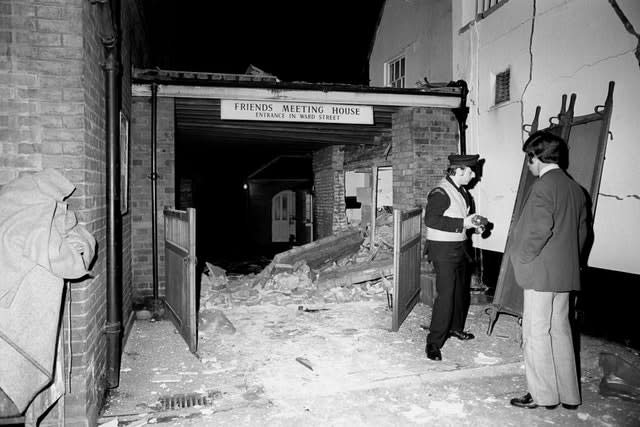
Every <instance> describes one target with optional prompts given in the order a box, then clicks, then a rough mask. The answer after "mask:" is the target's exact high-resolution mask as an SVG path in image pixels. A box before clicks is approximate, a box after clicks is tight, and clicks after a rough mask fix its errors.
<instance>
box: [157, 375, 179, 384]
mask: <svg viewBox="0 0 640 427" xmlns="http://www.w3.org/2000/svg"><path fill="white" fill-rule="evenodd" d="M180 381H182V377H180V375H171V374H156V375H155V376H154V377H153V378H152V379H151V382H152V383H179V382H180Z"/></svg>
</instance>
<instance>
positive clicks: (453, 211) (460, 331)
mask: <svg viewBox="0 0 640 427" xmlns="http://www.w3.org/2000/svg"><path fill="white" fill-rule="evenodd" d="M479 157H480V156H479V155H477V154H473V155H463V154H452V155H450V156H449V167H448V168H447V175H446V176H445V177H444V178H443V179H442V180H441V181H440V183H439V184H438V186H437V187H435V188H434V189H433V190H431V192H430V193H429V195H428V196H427V206H426V212H425V220H424V221H425V224H426V226H427V241H426V245H425V246H426V247H425V251H426V253H427V255H428V257H429V260H430V261H431V262H432V263H433V267H434V269H435V273H436V291H437V297H436V300H435V302H434V304H433V311H432V315H431V325H430V327H429V335H428V336H427V345H426V348H425V351H426V353H427V357H428V358H429V359H431V360H442V354H441V352H440V348H442V346H443V344H444V342H445V341H446V340H447V338H449V337H455V338H457V339H459V340H463V341H466V340H470V339H473V338H474V335H473V334H471V333H469V332H465V331H464V323H465V320H466V318H467V311H468V309H469V302H470V299H471V296H470V294H469V286H470V285H469V280H468V278H469V277H468V276H467V264H468V255H467V252H466V248H467V233H466V232H467V230H468V229H471V228H475V229H476V230H475V231H476V232H482V225H481V224H479V223H478V222H479V220H481V219H483V218H482V217H480V216H479V215H475V214H473V213H472V212H473V200H472V198H471V195H470V194H469V192H468V191H467V189H466V188H465V186H466V185H467V184H469V182H470V181H471V180H473V179H474V178H475V176H476V173H475V171H474V170H473V168H474V167H476V166H477V165H478V164H479Z"/></svg>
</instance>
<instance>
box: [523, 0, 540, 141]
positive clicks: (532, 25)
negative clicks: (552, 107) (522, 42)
mask: <svg viewBox="0 0 640 427" xmlns="http://www.w3.org/2000/svg"><path fill="white" fill-rule="evenodd" d="M536 7H537V2H536V0H533V12H532V15H531V34H530V35H529V80H528V81H527V84H525V85H524V89H522V94H521V95H520V125H521V126H520V129H523V128H524V125H525V123H524V95H525V93H526V92H527V89H528V88H529V85H530V84H531V81H532V80H533V35H534V33H535V28H536ZM520 138H521V139H522V143H523V144H524V133H523V132H522V131H520Z"/></svg>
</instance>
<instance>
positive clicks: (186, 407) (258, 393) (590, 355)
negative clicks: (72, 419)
mask: <svg viewBox="0 0 640 427" xmlns="http://www.w3.org/2000/svg"><path fill="white" fill-rule="evenodd" d="M485 308H486V306H483V305H474V306H472V307H471V308H470V312H469V316H468V320H467V330H469V331H470V332H472V333H474V334H475V335H476V339H474V340H471V341H466V342H462V341H458V340H455V339H450V340H448V341H447V342H446V344H445V346H444V347H443V349H442V352H443V361H441V362H434V361H430V360H428V359H427V358H426V357H425V355H424V345H425V336H426V332H425V330H424V326H425V325H428V324H429V322H430V314H431V308H430V307H429V306H427V305H423V304H418V306H416V309H415V310H414V311H413V312H412V313H411V314H410V315H409V317H408V318H407V320H406V321H405V323H404V324H403V325H402V327H401V328H400V330H399V331H398V332H391V331H390V328H391V312H390V310H389V308H388V306H387V301H386V299H385V298H384V297H382V296H379V297H377V298H373V299H371V300H368V301H358V302H349V303H341V304H337V303H325V304H321V305H299V304H288V305H282V306H278V305H274V304H261V305H253V306H247V305H234V306H232V307H229V308H226V309H225V310H224V315H225V318H226V319H227V320H228V321H229V322H230V323H231V324H232V325H233V329H234V330H235V332H232V331H231V330H230V329H224V328H221V329H220V328H213V329H211V330H210V331H208V332H207V333H206V334H202V335H201V337H200V341H199V350H198V354H197V355H193V354H191V353H190V352H189V351H188V348H187V346H186V344H185V343H184V341H183V340H182V338H181V337H180V335H179V334H178V333H177V332H176V330H175V328H174V326H173V324H172V323H171V322H170V321H167V320H161V321H155V322H152V321H148V320H145V321H136V322H135V324H134V327H133V328H132V332H131V335H130V337H129V339H128V342H127V344H126V346H125V349H124V355H123V361H122V369H121V379H120V386H119V388H118V389H116V390H115V391H114V392H113V393H111V395H110V396H109V399H108V402H107V405H106V407H105V410H104V412H103V414H102V416H101V419H100V422H101V423H106V422H109V421H110V422H112V423H114V422H115V424H114V425H129V426H136V425H144V424H153V423H156V424H166V425H175V426H178V425H198V426H207V425H247V426H249V425H274V426H279V425H286V426H288V425H291V426H293V425H323V426H324V425H333V426H342V425H344V426H346V425H349V426H354V425H431V424H436V425H445V426H448V425H451V426H453V425H455V426H459V425H479V426H485V425H486V426H489V425H492V426H493V425H496V424H499V425H506V426H510V425H511V426H520V425H547V424H558V425H587V426H590V425H599V426H600V425H611V426H634V425H640V424H639V423H638V421H639V420H640V407H639V405H638V404H637V402H631V401H625V400H622V399H619V398H616V397H604V396H601V395H600V394H599V382H600V380H601V378H602V372H601V369H600V367H599V365H598V355H599V354H600V353H601V352H603V351H605V352H610V353H614V354H617V355H619V356H620V357H623V358H625V359H626V360H630V361H632V362H635V363H637V361H638V358H639V356H638V354H637V353H634V352H633V351H631V350H630V349H628V348H625V347H621V346H618V345H616V344H612V343H608V342H604V341H601V340H597V339H593V338H589V337H585V336H583V337H581V340H580V341H581V342H580V348H581V351H580V360H581V372H582V391H583V400H584V404H583V405H582V406H580V408H579V409H578V410H577V411H567V410H564V409H562V408H558V409H555V410H553V411H550V410H546V409H542V408H539V409H535V410H524V409H519V408H513V407H511V406H510V405H509V399H510V398H511V397H515V396H520V395H522V394H524V392H525V388H526V387H525V384H524V371H523V365H522V352H521V348H520V345H519V340H520V327H519V325H518V323H517V321H516V319H515V318H511V317H509V316H506V317H504V318H501V319H499V320H498V322H497V323H496V325H495V328H494V331H493V333H492V335H491V336H489V335H487V334H486V332H485V331H486V329H487V326H488V320H489V319H488V316H487V315H486V314H485V312H484V309H485ZM305 309H306V311H305ZM218 326H219V325H218ZM636 366H637V365H636ZM185 399H187V400H188V399H191V403H186V404H185V403H184V401H185ZM198 399H199V400H198ZM171 403H173V407H171ZM116 420H117V421H116ZM498 420H500V421H498Z"/></svg>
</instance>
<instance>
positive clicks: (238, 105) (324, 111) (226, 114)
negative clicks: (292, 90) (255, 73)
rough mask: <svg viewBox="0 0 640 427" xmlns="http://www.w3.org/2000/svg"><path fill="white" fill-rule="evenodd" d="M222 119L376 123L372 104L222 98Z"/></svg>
mask: <svg viewBox="0 0 640 427" xmlns="http://www.w3.org/2000/svg"><path fill="white" fill-rule="evenodd" d="M220 118H221V119H222V120H264V121H279V122H318V123H340V124H342V123H344V124H364V125H371V124H373V107H372V106H370V105H345V104H314V103H301V102H278V101H240V100H231V99H222V100H220Z"/></svg>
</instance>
